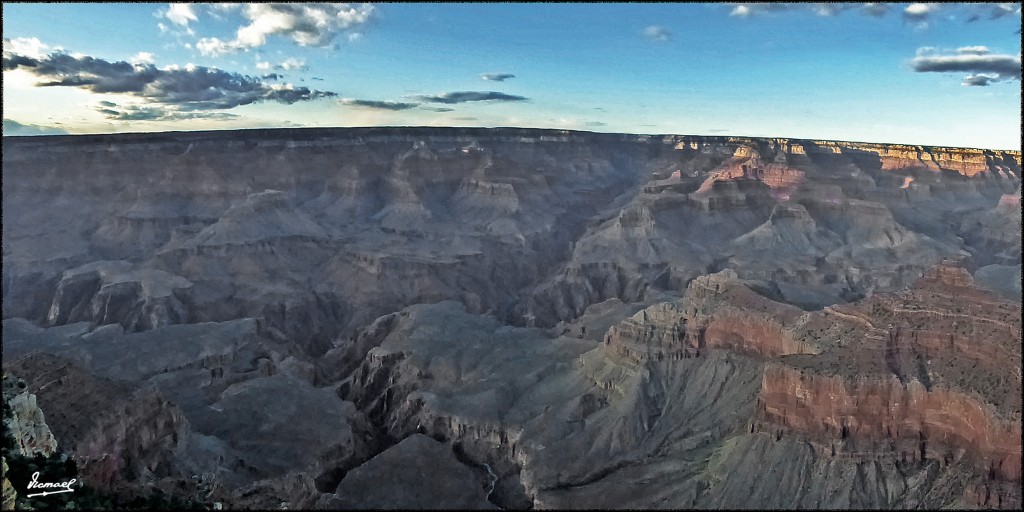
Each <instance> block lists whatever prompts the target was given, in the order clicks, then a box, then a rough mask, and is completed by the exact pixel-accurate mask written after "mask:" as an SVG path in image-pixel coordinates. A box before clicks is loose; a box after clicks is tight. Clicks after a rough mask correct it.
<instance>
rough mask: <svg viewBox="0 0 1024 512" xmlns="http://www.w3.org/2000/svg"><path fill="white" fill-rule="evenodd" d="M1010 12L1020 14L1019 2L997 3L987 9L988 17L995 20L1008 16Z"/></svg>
mask: <svg viewBox="0 0 1024 512" xmlns="http://www.w3.org/2000/svg"><path fill="white" fill-rule="evenodd" d="M1011 14H1017V15H1019V14H1020V4H1015V3H999V4H995V5H992V6H991V10H990V11H989V19H993V20H997V19H999V18H1002V17H1003V16H1009V15H1011Z"/></svg>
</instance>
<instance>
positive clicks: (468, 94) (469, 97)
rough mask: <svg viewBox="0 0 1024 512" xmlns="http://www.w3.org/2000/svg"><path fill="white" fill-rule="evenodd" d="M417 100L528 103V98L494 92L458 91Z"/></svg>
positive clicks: (422, 97)
mask: <svg viewBox="0 0 1024 512" xmlns="http://www.w3.org/2000/svg"><path fill="white" fill-rule="evenodd" d="M416 99H418V100H420V101H425V102H427V103H447V104H454V103H466V102H469V101H527V100H528V98H525V97H523V96H516V95H513V94H505V93H503V92H494V91H457V92H446V93H444V94H438V95H436V96H416Z"/></svg>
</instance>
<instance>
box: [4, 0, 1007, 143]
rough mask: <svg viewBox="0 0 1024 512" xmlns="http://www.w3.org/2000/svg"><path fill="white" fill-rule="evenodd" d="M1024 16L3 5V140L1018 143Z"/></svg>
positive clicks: (886, 10) (654, 7)
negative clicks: (637, 137)
mask: <svg viewBox="0 0 1024 512" xmlns="http://www.w3.org/2000/svg"><path fill="white" fill-rule="evenodd" d="M1020 28H1021V8H1020V4H1019V3H984V4H980V3H975V4H945V3H944V4H933V3H900V4H863V3H847V4H812V3H803V4H786V3H773V4H737V3H713V4H550V3H544V4H508V3H503V4H394V3H385V4H327V3H324V4H312V3H310V4H297V3H291V4H223V3H222V4H73V3H59V4H57V3H55V4H10V3H7V4H4V5H3V73H4V77H3V78H4V80H3V112H4V114H3V132H4V134H5V135H24V134H51V133H71V134H80V133H111V132H147V131H171V130H211V129H239V128H256V127H299V126H308V127H314V126H342V127H347V126H483V127H493V126H518V127H533V128H559V129H573V130H587V131H597V132H618V133H646V134H688V135H735V136H758V137H790V138H809V139H827V140H847V141H863V142H885V143H902V144H922V145H935V146H965V147H977V148H990V149H1014V150H1019V149H1020V145H1021V35H1020Z"/></svg>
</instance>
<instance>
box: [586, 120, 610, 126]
mask: <svg viewBox="0 0 1024 512" xmlns="http://www.w3.org/2000/svg"><path fill="white" fill-rule="evenodd" d="M583 124H584V125H586V126H607V124H606V123H602V122H601V121H587V122H586V123H583Z"/></svg>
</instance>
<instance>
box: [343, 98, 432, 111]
mask: <svg viewBox="0 0 1024 512" xmlns="http://www.w3.org/2000/svg"><path fill="white" fill-rule="evenodd" d="M341 103H342V104H343V105H349V106H352V107H362V108H372V109H375V110H407V109H410V108H413V107H415V106H416V105H418V103H402V102H400V101H376V100H353V99H343V100H341Z"/></svg>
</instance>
